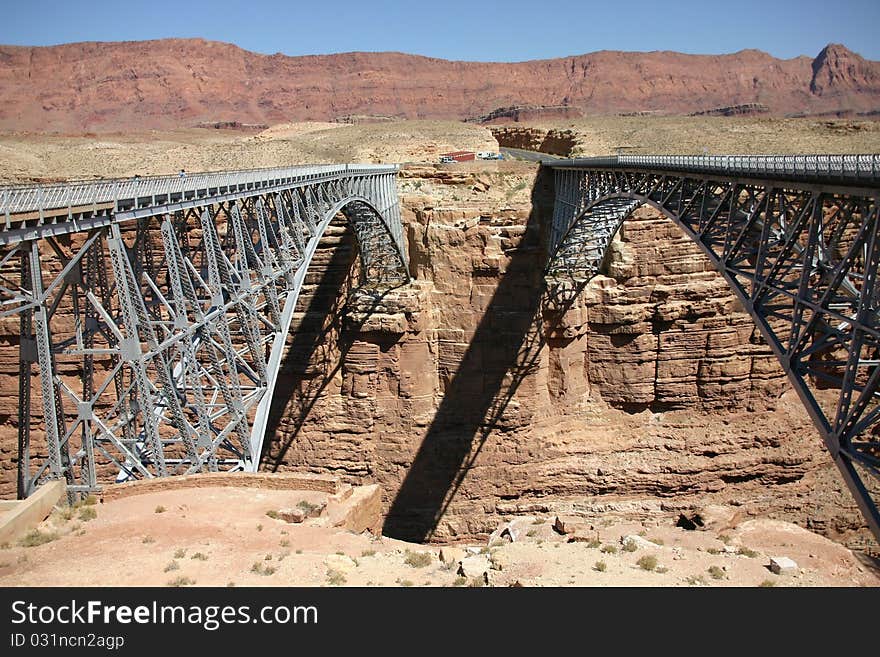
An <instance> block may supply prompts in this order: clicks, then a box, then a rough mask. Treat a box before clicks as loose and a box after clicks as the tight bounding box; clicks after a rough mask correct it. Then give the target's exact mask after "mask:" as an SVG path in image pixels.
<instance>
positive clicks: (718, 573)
mask: <svg viewBox="0 0 880 657" xmlns="http://www.w3.org/2000/svg"><path fill="white" fill-rule="evenodd" d="M706 572H707V573H709V575H710V576H711V577H712V579H724V571H723V570H721V568H719V567H718V566H709V568H707V569H706Z"/></svg>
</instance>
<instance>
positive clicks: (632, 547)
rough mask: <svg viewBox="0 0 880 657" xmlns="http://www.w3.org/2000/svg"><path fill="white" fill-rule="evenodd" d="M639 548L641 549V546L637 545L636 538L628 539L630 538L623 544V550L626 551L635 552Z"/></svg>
mask: <svg viewBox="0 0 880 657" xmlns="http://www.w3.org/2000/svg"><path fill="white" fill-rule="evenodd" d="M638 549H639V546H638V545H636V542H635V541H634V540H632V539H631V538H630V539H628V540H627V541H626V542H625V543H624V544H623V550H624V552H635V551H636V550H638Z"/></svg>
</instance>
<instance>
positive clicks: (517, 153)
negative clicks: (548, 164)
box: [499, 146, 562, 162]
mask: <svg viewBox="0 0 880 657" xmlns="http://www.w3.org/2000/svg"><path fill="white" fill-rule="evenodd" d="M499 150H500V151H501V154H502V155H503V156H504V159H505V160H510V159H513V160H527V161H529V162H540V161H541V160H559V159H562V158H560V157H559V156H558V155H550V154H549V153H539V152H537V151H526V150H523V149H521V148H507V147H506V146H503V147H501V148H500V149H499Z"/></svg>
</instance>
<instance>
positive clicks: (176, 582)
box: [168, 575, 196, 586]
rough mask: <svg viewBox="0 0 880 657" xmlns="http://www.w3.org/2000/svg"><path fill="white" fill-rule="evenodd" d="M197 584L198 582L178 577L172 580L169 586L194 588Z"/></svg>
mask: <svg viewBox="0 0 880 657" xmlns="http://www.w3.org/2000/svg"><path fill="white" fill-rule="evenodd" d="M195 583H196V580H194V579H190V578H189V577H185V576H183V575H181V576H180V577H176V578H175V579H172V580H171V581H170V582H168V586H192V585H193V584H195Z"/></svg>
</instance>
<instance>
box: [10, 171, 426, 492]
mask: <svg viewBox="0 0 880 657" xmlns="http://www.w3.org/2000/svg"><path fill="white" fill-rule="evenodd" d="M396 176H397V167H396V166H393V165H391V166H389V165H326V166H307V167H287V168H273V169H258V170H248V171H224V172H217V173H197V174H190V175H188V176H179V177H178V176H157V177H148V178H137V177H136V178H133V179H125V180H109V181H98V182H94V181H84V182H74V183H67V184H59V185H42V186H35V187H22V188H13V187H10V188H2V187H0V215H2V216H3V217H4V218H5V222H0V266H2V267H3V268H4V272H5V273H6V274H7V279H8V280H7V282H11V283H12V284H11V285H4V286H2V287H0V305H2V307H3V308H4V312H3V316H4V317H7V318H9V317H12V316H16V315H17V316H18V317H19V318H20V326H21V334H20V339H19V343H20V344H19V352H20V360H21V368H20V372H19V391H20V398H21V403H20V408H19V423H18V426H19V450H18V454H19V459H18V482H17V487H18V495H19V497H27V496H28V495H29V494H30V493H32V492H33V490H34V489H35V488H36V487H37V486H38V485H40V484H41V483H42V482H44V481H46V480H48V479H56V478H63V479H65V480H66V481H67V484H68V491H69V492H70V493H79V492H82V493H85V492H89V491H95V490H98V489H99V488H100V485H101V484H102V483H103V482H106V481H108V474H110V473H111V472H112V473H116V472H118V475H117V481H119V480H126V479H129V478H151V477H161V476H168V475H174V474H186V473H191V472H199V471H204V470H208V471H221V470H227V471H228V470H241V469H245V470H255V469H256V468H257V466H258V464H259V455H260V452H261V450H262V443H263V437H264V433H265V427H266V421H267V418H268V410H269V406H270V403H271V397H272V393H273V392H274V389H275V383H276V380H277V374H278V368H279V364H280V361H281V357H282V354H283V351H284V347H285V344H286V339H287V332H288V331H289V328H290V326H291V319H292V316H293V312H294V309H295V307H296V302H297V299H298V297H299V293H300V290H301V288H302V285H303V283H304V280H305V277H306V275H307V272H308V269H309V265H310V264H311V262H312V258H313V256H314V254H315V250H316V248H317V245H318V242H319V240H320V239H321V237H322V236H323V235H324V233H325V231H326V229H327V227H328V225H329V224H330V222H331V221H333V219H334V218H335V217H336V216H338V215H340V214H341V215H343V216H344V217H345V218H346V220H347V222H348V224H349V225H350V226H351V227H352V229H353V232H354V235H355V238H356V240H357V244H358V250H359V254H360V259H361V273H362V279H361V289H363V288H364V287H366V288H368V289H373V290H376V291H377V293H379V292H380V291H382V290H387V289H389V288H392V287H396V286H399V285H403V284H405V283H407V282H408V281H409V274H408V261H407V254H406V247H405V242H404V239H403V231H402V226H401V222H400V209H399V205H398V199H397V189H396ZM10 276H12V277H13V278H15V279H16V280H15V281H11V279H9V277H10ZM71 371H77V372H81V373H82V376H81V382H79V383H76V384H73V383H72V382H71V381H70V380H69V379H68V380H65V378H64V377H62V376H60V374H59V373H61V372H71ZM34 374H36V375H37V376H36V377H34ZM37 381H38V382H39V384H38V385H35V384H36V382H37ZM32 387H34V388H35V390H36V392H35V394H34V395H33V398H32V395H31V388H32ZM32 416H36V417H40V416H42V422H41V423H39V424H35V423H33V422H32V421H31V418H32ZM32 434H33V435H32ZM112 476H113V475H112V474H110V478H111V479H112Z"/></svg>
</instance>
